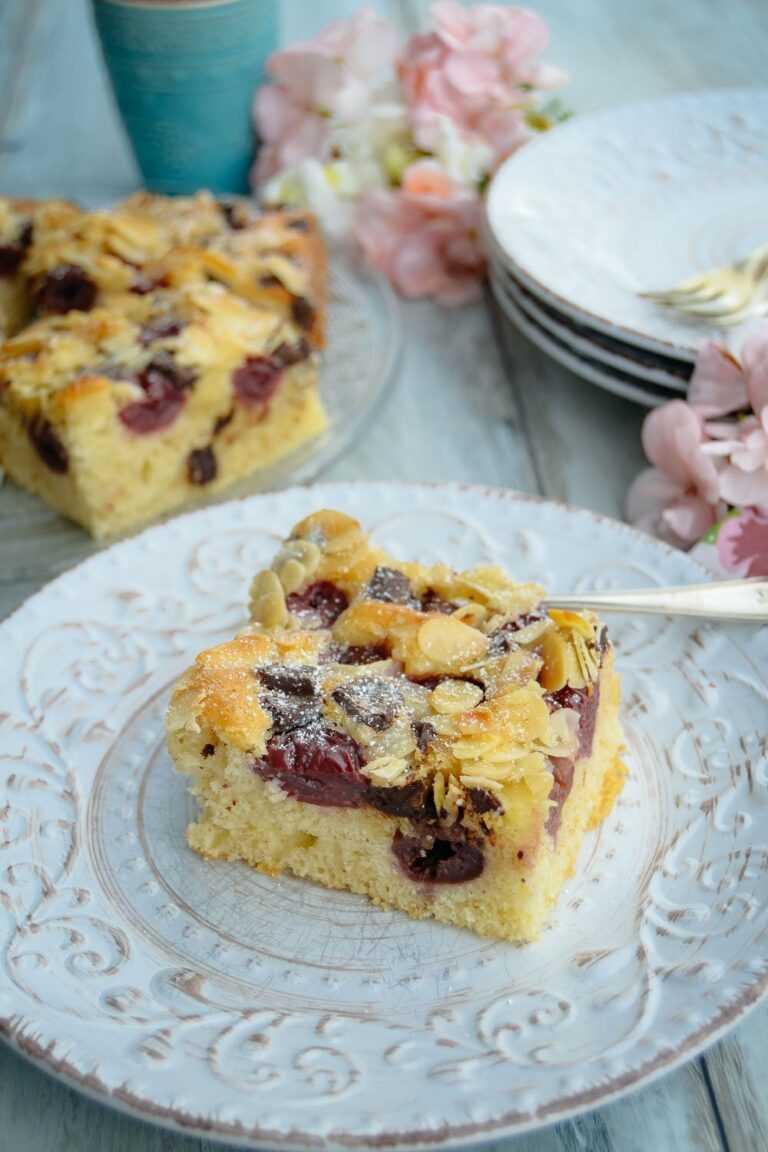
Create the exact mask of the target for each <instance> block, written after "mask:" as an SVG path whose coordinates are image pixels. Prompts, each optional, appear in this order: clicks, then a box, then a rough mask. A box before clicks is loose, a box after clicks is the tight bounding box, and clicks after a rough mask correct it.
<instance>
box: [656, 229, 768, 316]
mask: <svg viewBox="0 0 768 1152" xmlns="http://www.w3.org/2000/svg"><path fill="white" fill-rule="evenodd" d="M766 288H768V244H763V245H762V246H761V247H759V248H756V249H755V250H754V252H751V253H750V255H749V256H746V257H745V258H744V259H743V260H739V261H737V262H736V263H734V264H729V265H726V266H725V267H723V268H713V269H710V271H708V272H702V273H701V274H700V275H698V276H691V277H690V278H689V279H687V280H683V281H682V283H680V284H678V285H677V286H676V287H674V288H668V289H666V290H662V291H658V292H641V293H640V295H641V296H642V297H643V299H645V300H651V301H652V302H653V303H654V304H660V305H661V306H662V307H664V308H674V309H676V310H677V311H678V312H683V313H685V315H687V316H693V317H699V318H701V319H703V320H709V321H719V322H721V323H726V324H727V323H731V324H733V323H736V322H737V321H739V320H743V319H745V318H746V317H747V316H748V315H750V314H751V313H753V312H760V311H762V310H763V309H765V308H767V307H768V296H767V295H766V291H765V290H766Z"/></svg>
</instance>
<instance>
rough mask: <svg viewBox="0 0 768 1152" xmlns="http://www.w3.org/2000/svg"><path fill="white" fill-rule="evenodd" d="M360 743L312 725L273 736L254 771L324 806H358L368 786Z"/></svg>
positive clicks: (321, 726)
mask: <svg viewBox="0 0 768 1152" xmlns="http://www.w3.org/2000/svg"><path fill="white" fill-rule="evenodd" d="M362 765H363V759H362V754H361V750H360V746H359V745H358V744H357V743H356V741H354V740H353V739H352V737H351V736H347V735H345V734H344V733H343V732H336V731H335V730H334V729H332V728H329V727H327V726H326V725H324V724H319V723H318V724H312V725H310V726H309V727H307V728H299V729H296V730H295V731H292V732H288V733H286V734H284V735H278V736H274V737H273V738H272V739H271V740H270V741H269V744H268V745H267V753H266V756H265V757H264V758H263V759H262V760H257V761H256V763H255V764H254V771H255V772H256V773H258V775H259V776H261V777H262V779H264V780H278V781H279V782H280V785H281V787H282V788H283V790H284V791H285V792H287V793H288V795H289V796H293V797H294V799H296V800H301V801H303V803H305V804H317V805H319V806H321V807H323V808H359V807H361V806H362V805H363V804H364V803H365V794H366V789H367V786H368V783H367V780H366V777H365V776H364V775H363V773H362V771H361V768H362Z"/></svg>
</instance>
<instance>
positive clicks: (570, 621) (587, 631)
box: [549, 608, 595, 640]
mask: <svg viewBox="0 0 768 1152" xmlns="http://www.w3.org/2000/svg"><path fill="white" fill-rule="evenodd" d="M549 618H550V620H554V622H555V624H557V626H558V628H567V629H569V630H570V631H572V632H578V633H579V634H580V635H581V636H583V637H584V638H585V639H586V640H592V639H593V638H594V635H595V628H594V625H593V623H592V621H591V620H588V619H587V617H586V616H582V615H581V613H580V612H570V611H568V609H566V608H550V610H549Z"/></svg>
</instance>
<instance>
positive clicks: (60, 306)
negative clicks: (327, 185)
mask: <svg viewBox="0 0 768 1152" xmlns="http://www.w3.org/2000/svg"><path fill="white" fill-rule="evenodd" d="M324 323H325V256H324V250H323V247H322V241H321V240H320V238H319V235H318V233H317V231H316V227H315V224H314V221H313V220H312V218H311V217H309V216H305V215H301V214H297V213H274V212H273V213H267V214H264V215H260V214H259V213H257V212H256V211H255V209H252V208H250V207H246V206H244V205H242V204H241V203H240V202H236V203H232V204H224V203H221V202H219V201H217V200H214V199H213V197H210V196H208V195H206V194H200V195H198V196H196V197H191V198H187V199H183V198H178V199H174V200H168V199H165V198H163V197H157V196H149V195H147V194H140V195H138V196H135V197H133V198H132V199H131V200H129V201H127V202H126V203H125V204H123V205H120V206H119V207H118V208H116V209H114V210H113V211H111V212H94V213H87V212H83V211H81V210H80V209H79V208H76V207H75V206H74V205H71V204H67V203H66V202H63V201H48V202H39V203H35V202H33V201H9V200H5V201H2V200H0V337H2V336H4V337H5V339H4V340H3V341H2V342H0V465H2V467H3V468H4V469H5V471H6V472H7V473H8V474H9V475H10V476H11V477H12V478H13V479H14V480H15V481H16V482H17V483H19V484H21V485H22V486H23V487H25V488H28V489H30V490H31V491H33V492H35V493H36V494H37V495H39V496H42V497H43V498H44V499H45V500H47V501H48V503H49V504H51V505H52V506H53V507H54V508H56V509H57V510H58V511H60V512H63V513H64V514H65V515H67V516H69V517H71V518H72V519H74V520H76V521H78V522H79V523H80V524H82V525H83V526H84V527H85V528H87V529H88V530H89V531H90V532H91V533H92V534H93V535H94V536H97V537H103V536H111V535H115V534H119V533H123V532H125V531H128V530H130V529H132V528H134V527H136V526H137V525H139V524H141V523H144V522H146V521H147V520H150V519H152V518H154V517H155V516H157V515H159V514H161V513H163V512H167V511H169V510H171V509H173V508H175V507H178V506H179V505H181V504H185V503H189V502H191V501H193V500H194V499H195V498H199V497H200V495H201V494H203V493H205V494H210V493H213V492H216V491H218V490H220V489H222V488H225V487H227V486H228V485H230V484H231V483H233V482H234V481H236V480H239V479H241V478H243V477H245V476H249V475H251V474H252V473H254V472H256V471H257V470H258V469H261V468H265V467H267V466H269V465H271V464H274V463H275V462H276V461H277V460H279V459H280V458H282V457H284V456H285V455H287V454H288V453H290V452H291V451H293V450H295V449H296V448H298V447H299V446H300V445H302V444H304V443H306V442H307V441H309V440H311V439H313V438H314V437H316V436H318V435H319V434H320V433H321V432H322V431H323V429H324V428H325V426H326V417H325V413H324V410H323V406H322V403H321V400H320V395H319V391H318V377H317V359H318V351H317V350H318V349H319V348H320V347H321V346H322V344H323V341H324Z"/></svg>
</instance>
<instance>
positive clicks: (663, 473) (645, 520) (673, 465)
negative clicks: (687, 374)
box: [627, 400, 725, 546]
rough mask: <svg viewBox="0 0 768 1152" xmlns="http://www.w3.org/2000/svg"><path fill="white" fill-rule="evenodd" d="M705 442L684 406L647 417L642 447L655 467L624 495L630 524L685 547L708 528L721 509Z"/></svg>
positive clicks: (696, 419) (694, 416)
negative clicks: (637, 525)
mask: <svg viewBox="0 0 768 1152" xmlns="http://www.w3.org/2000/svg"><path fill="white" fill-rule="evenodd" d="M705 442H706V433H705V429H704V423H703V420H702V419H701V417H700V416H699V415H698V414H697V413H696V412H695V411H694V410H693V409H692V408H691V407H690V406H689V405H688V404H686V403H685V402H684V401H683V400H673V401H671V403H669V404H664V405H663V406H662V407H661V408H657V409H655V410H654V411H653V412H651V413H649V415H648V416H647V417H646V420H645V423H644V425H643V447H644V449H645V454H646V456H647V457H648V459H649V460H650V462H651V464H653V465H655V467H653V468H650V469H647V470H646V471H645V472H642V473H641V474H640V475H639V476H638V477H637V479H636V480H635V482H634V484H633V485H632V487H631V489H630V491H629V494H628V496H627V516H628V518H629V519H630V520H632V521H633V522H634V523H636V524H639V525H640V526H641V527H643V528H645V529H646V530H648V531H653V532H656V533H658V534H659V535H663V536H665V537H666V538H667V539H669V540H670V541H671V542H672V543H675V544H680V545H686V546H687V545H690V544H692V543H693V542H694V541H696V540H698V539H700V537H701V536H703V535H704V533H705V532H706V531H707V530H708V529H709V528H711V526H712V525H713V524H714V523H715V522H716V520H717V519H718V517H719V516H720V515H722V513H723V512H724V511H725V508H724V506H723V505H722V504H721V503H720V492H719V486H718V471H717V467H716V464H715V462H714V460H713V458H712V456H711V455H708V454H707V452H706V451H705Z"/></svg>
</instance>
